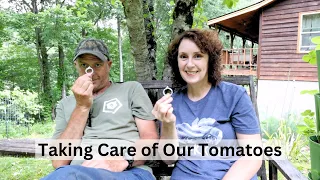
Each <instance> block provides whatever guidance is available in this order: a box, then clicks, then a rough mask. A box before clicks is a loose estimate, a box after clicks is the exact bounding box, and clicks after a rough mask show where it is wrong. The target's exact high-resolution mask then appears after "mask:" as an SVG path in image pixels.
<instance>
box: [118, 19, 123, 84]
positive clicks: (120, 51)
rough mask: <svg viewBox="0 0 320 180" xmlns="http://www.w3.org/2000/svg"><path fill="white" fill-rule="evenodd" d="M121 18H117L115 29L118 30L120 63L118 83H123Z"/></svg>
mask: <svg viewBox="0 0 320 180" xmlns="http://www.w3.org/2000/svg"><path fill="white" fill-rule="evenodd" d="M120 22H121V18H120V16H119V15H118V16H117V29H118V51H119V61H120V82H123V60H122V40H121V23H120Z"/></svg>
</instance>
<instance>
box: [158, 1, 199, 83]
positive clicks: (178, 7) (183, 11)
mask: <svg viewBox="0 0 320 180" xmlns="http://www.w3.org/2000/svg"><path fill="white" fill-rule="evenodd" d="M175 2H176V4H175V7H174V11H173V15H172V17H173V24H172V33H171V39H173V38H175V37H176V36H177V35H178V34H180V33H182V32H184V31H186V30H188V29H190V28H191V27H192V23H193V13H194V8H195V6H196V4H197V2H198V0H176V1H175ZM162 76H163V79H164V80H170V79H171V76H172V75H171V68H170V66H169V63H168V61H167V59H166V60H165V63H164V70H163V75H162Z"/></svg>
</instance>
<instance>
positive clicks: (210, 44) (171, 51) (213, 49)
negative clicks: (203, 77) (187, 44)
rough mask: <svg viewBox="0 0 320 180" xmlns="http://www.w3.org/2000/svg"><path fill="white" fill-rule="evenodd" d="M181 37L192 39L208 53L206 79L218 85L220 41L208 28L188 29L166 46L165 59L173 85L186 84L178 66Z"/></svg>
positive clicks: (201, 49) (219, 76)
mask: <svg viewBox="0 0 320 180" xmlns="http://www.w3.org/2000/svg"><path fill="white" fill-rule="evenodd" d="M183 39H189V40H191V41H193V42H194V43H195V44H196V45H197V46H198V47H199V49H200V51H201V52H202V53H207V54H208V56H209V61H208V81H209V82H210V83H211V84H212V85H213V86H216V85H218V84H219V82H220V81H221V51H222V43H221V41H220V40H219V37H218V34H217V32H216V31H214V30H210V29H190V30H187V31H185V32H183V33H182V34H180V35H179V36H177V37H176V38H175V39H174V40H172V41H171V43H170V45H169V47H168V53H167V61H168V63H169V65H170V66H171V69H172V72H173V76H172V82H173V83H174V86H176V87H181V86H185V85H186V84H187V83H186V82H185V81H184V80H183V78H182V77H181V75H180V72H179V67H178V49H179V46H180V43H181V41H182V40H183Z"/></svg>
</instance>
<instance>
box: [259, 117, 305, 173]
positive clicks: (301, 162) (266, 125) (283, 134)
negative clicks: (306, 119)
mask: <svg viewBox="0 0 320 180" xmlns="http://www.w3.org/2000/svg"><path fill="white" fill-rule="evenodd" d="M299 121H300V120H299V119H296V117H295V116H290V117H288V119H277V118H274V117H271V118H268V119H266V120H264V121H263V122H262V127H261V128H262V131H263V138H264V139H266V140H265V141H264V142H265V143H264V144H265V145H271V146H279V147H281V152H282V153H284V154H283V155H284V156H285V157H287V158H288V160H290V161H291V163H293V165H294V166H295V167H296V168H297V169H298V170H299V171H302V173H303V174H305V175H306V174H307V173H308V172H309V166H308V164H310V160H309V158H308V154H309V150H308V148H307V146H308V144H307V142H308V141H307V137H305V136H303V135H301V134H299V133H297V131H298V130H297V128H296V125H297V123H298V122H299Z"/></svg>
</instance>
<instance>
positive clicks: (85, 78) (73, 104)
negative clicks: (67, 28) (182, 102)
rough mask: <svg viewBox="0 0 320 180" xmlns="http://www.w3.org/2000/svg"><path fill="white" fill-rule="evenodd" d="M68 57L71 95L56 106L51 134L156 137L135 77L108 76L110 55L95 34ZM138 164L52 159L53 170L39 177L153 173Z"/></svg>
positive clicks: (149, 176)
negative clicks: (75, 74)
mask: <svg viewBox="0 0 320 180" xmlns="http://www.w3.org/2000/svg"><path fill="white" fill-rule="evenodd" d="M73 61H74V66H75V68H76V69H77V71H78V73H79V78H78V79H77V80H76V81H75V82H74V84H73V86H72V92H73V96H69V97H67V98H65V99H63V100H61V102H60V103H59V104H58V106H57V109H56V112H57V116H56V120H55V121H56V130H55V133H54V135H53V138H54V139H58V140H63V139H69V140H70V139H75V140H76V139H82V140H85V139H107V140H108V139H121V140H125V141H126V140H127V141H130V140H131V139H158V135H157V131H156V125H155V122H154V121H153V120H154V116H153V115H152V114H151V111H152V104H151V101H150V99H149V98H148V95H147V94H146V93H145V91H144V89H143V87H142V86H141V84H139V83H138V82H126V83H113V82H111V81H110V80H109V73H110V68H111V65H112V61H111V59H110V54H109V52H108V49H107V47H106V46H105V45H104V43H103V42H102V41H101V40H96V39H85V40H82V41H81V42H80V43H79V45H78V47H77V49H76V52H75V57H74V59H73ZM87 68H89V69H91V70H90V72H87V71H86V69H87ZM69 164H71V165H70V166H66V165H69ZM143 164H144V161H142V160H140V161H138V160H133V159H128V157H127V156H124V157H120V158H119V159H118V160H101V159H100V160H93V159H92V160H85V161H76V160H72V161H71V160H52V165H53V166H54V168H56V170H55V171H54V172H52V173H51V174H50V175H48V176H47V177H45V178H47V179H63V178H64V179H154V176H153V175H152V173H151V172H152V171H151V169H150V168H149V167H147V166H145V165H143Z"/></svg>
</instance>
